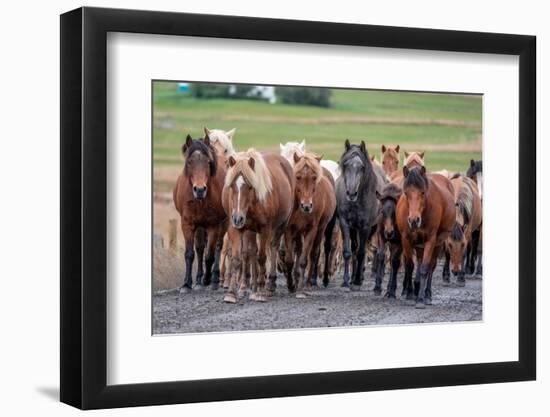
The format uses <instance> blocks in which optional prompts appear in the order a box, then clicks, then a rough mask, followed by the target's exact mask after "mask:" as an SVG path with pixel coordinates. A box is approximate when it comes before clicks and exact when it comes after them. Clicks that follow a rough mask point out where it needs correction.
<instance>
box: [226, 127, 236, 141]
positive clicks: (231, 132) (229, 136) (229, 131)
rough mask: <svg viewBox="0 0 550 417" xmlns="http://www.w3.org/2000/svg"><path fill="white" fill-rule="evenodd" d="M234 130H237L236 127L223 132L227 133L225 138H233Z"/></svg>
mask: <svg viewBox="0 0 550 417" xmlns="http://www.w3.org/2000/svg"><path fill="white" fill-rule="evenodd" d="M236 130H237V129H236V128H233V129H231V130H228V131H227V132H225V134H226V135H227V138H228V139H229V141H232V140H233V135H235V131H236Z"/></svg>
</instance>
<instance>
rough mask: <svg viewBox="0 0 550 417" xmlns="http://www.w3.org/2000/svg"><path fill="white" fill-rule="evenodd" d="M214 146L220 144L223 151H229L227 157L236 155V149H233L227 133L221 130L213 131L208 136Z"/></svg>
mask: <svg viewBox="0 0 550 417" xmlns="http://www.w3.org/2000/svg"><path fill="white" fill-rule="evenodd" d="M208 137H209V138H210V142H211V143H212V145H214V144H215V143H219V144H220V145H221V147H222V148H223V149H225V150H226V151H227V154H226V155H225V156H228V157H229V156H230V155H235V153H236V152H235V148H233V142H232V141H231V139H229V137H228V136H227V133H226V132H224V131H223V130H220V129H211V130H210V133H209V134H208Z"/></svg>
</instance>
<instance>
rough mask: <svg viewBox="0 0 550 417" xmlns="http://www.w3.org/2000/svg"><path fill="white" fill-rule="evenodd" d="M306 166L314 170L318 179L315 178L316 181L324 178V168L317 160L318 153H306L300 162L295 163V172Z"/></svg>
mask: <svg viewBox="0 0 550 417" xmlns="http://www.w3.org/2000/svg"><path fill="white" fill-rule="evenodd" d="M304 167H308V168H309V169H311V170H312V171H313V173H314V174H315V175H316V176H317V179H316V180H315V182H316V183H319V181H321V179H322V178H323V168H322V167H321V164H320V163H319V161H318V160H317V155H315V154H314V153H311V152H306V153H304V154H303V155H302V156H301V157H300V160H299V161H298V162H296V163H295V164H294V168H293V170H294V174H296V173H298V172H300V171H301V170H302V169H304Z"/></svg>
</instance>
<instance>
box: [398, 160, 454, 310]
mask: <svg viewBox="0 0 550 417" xmlns="http://www.w3.org/2000/svg"><path fill="white" fill-rule="evenodd" d="M403 176H404V181H403V195H402V196H401V197H400V198H399V202H398V203H397V227H398V228H399V232H400V233H401V243H402V246H403V255H404V258H405V280H404V282H405V286H406V292H407V298H408V299H411V298H412V273H413V269H414V261H413V250H415V249H416V257H417V259H418V262H419V264H420V265H419V267H418V269H417V274H416V277H415V280H414V294H415V295H416V307H417V308H424V307H425V305H426V304H431V301H432V290H431V284H432V282H431V281H432V274H433V271H434V269H435V266H436V262H437V257H438V255H439V252H440V250H441V248H442V247H443V245H444V243H445V240H446V239H447V237H448V236H449V233H450V232H451V229H452V227H453V224H454V222H455V209H454V197H453V188H452V185H451V182H450V181H449V180H448V179H447V178H445V177H444V176H442V175H428V174H427V173H426V168H425V167H424V166H417V167H415V168H411V169H410V170H409V168H407V166H405V167H404V168H403Z"/></svg>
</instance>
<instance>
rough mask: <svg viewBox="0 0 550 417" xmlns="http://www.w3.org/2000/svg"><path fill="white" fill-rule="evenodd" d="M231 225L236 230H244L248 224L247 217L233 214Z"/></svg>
mask: <svg viewBox="0 0 550 417" xmlns="http://www.w3.org/2000/svg"><path fill="white" fill-rule="evenodd" d="M231 223H233V227H234V228H235V229H242V228H243V227H244V224H245V223H246V217H245V216H243V215H242V214H233V215H232V216H231Z"/></svg>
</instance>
